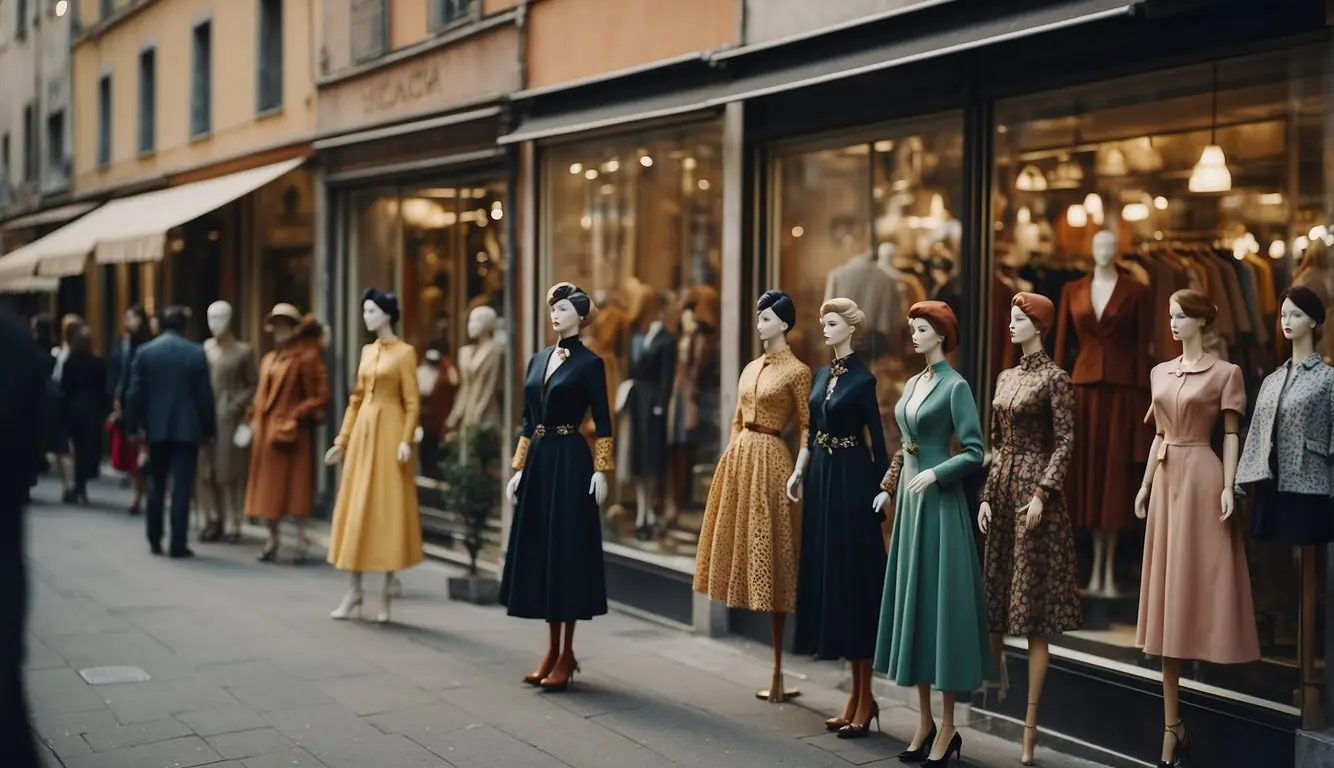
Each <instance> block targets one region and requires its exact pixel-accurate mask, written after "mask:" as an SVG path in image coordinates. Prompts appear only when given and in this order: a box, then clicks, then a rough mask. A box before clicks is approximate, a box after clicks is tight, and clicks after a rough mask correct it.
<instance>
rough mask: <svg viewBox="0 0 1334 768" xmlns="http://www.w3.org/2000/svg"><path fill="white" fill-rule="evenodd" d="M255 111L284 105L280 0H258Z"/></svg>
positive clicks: (268, 109) (281, 0) (281, 6)
mask: <svg viewBox="0 0 1334 768" xmlns="http://www.w3.org/2000/svg"><path fill="white" fill-rule="evenodd" d="M257 66H258V71H257V73H256V76H257V82H256V83H255V93H256V99H255V111H257V112H268V111H270V110H274V109H278V108H279V107H281V106H282V105H283V0H259V62H258V65H257Z"/></svg>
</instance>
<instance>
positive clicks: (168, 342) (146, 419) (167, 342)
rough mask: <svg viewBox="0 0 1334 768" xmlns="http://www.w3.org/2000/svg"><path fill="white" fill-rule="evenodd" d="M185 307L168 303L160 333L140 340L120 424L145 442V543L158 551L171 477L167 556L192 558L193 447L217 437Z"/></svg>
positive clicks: (204, 367) (200, 352)
mask: <svg viewBox="0 0 1334 768" xmlns="http://www.w3.org/2000/svg"><path fill="white" fill-rule="evenodd" d="M188 320H189V311H188V310H186V309H185V308H184V307H169V308H168V309H167V310H166V311H165V312H163V313H162V317H161V320H160V321H159V323H160V325H161V328H162V335H161V336H159V337H157V338H156V339H153V340H152V341H150V342H148V343H147V344H144V345H143V346H142V347H140V348H139V351H138V353H137V354H136V355H135V356H134V362H133V363H132V364H131V366H130V385H129V389H128V390H127V393H126V397H125V428H126V431H128V432H129V433H130V434H139V435H141V436H142V439H144V440H146V441H147V443H148V514H147V528H148V544H149V547H150V548H151V550H152V552H153V554H155V555H160V554H162V535H163V520H162V515H163V506H164V504H165V502H166V490H167V482H168V480H170V481H171V540H170V546H169V549H168V552H167V554H168V555H170V556H171V557H177V558H179V557H193V556H194V552H192V551H190V549H189V548H188V547H186V545H185V541H186V533H187V532H188V528H189V525H190V495H191V491H192V489H193V488H194V482H195V468H196V467H197V466H198V463H199V447H200V445H201V444H202V443H205V442H207V441H209V440H213V439H214V438H215V437H216V436H217V431H218V429H217V416H216V413H215V412H214V403H213V385H212V383H211V382H210V381H209V372H208V358H207V357H206V356H205V355H204V348H203V347H202V346H200V345H199V344H196V343H195V342H193V341H188V340H187V339H186V338H185V336H184V335H183V334H184V333H185V326H186V323H187V322H188Z"/></svg>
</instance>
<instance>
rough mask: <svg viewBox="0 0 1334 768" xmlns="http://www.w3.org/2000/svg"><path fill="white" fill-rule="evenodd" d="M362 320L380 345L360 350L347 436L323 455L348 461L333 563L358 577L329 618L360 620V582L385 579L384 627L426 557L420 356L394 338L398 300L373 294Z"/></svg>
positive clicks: (331, 553) (332, 546) (331, 461)
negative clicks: (415, 461)
mask: <svg viewBox="0 0 1334 768" xmlns="http://www.w3.org/2000/svg"><path fill="white" fill-rule="evenodd" d="M361 318H362V321H363V322H365V324H366V330H368V331H370V332H371V334H372V335H373V336H374V337H375V341H373V342H371V343H370V344H367V345H366V346H364V347H362V349H361V363H360V365H359V366H358V367H357V383H356V388H355V389H354V390H353V392H352V396H351V397H350V398H348V403H347V413H346V414H345V415H344V416H343V428H342V429H341V430H339V432H338V437H336V438H334V444H333V447H332V448H330V449H329V450H328V451H326V452H325V454H324V463H325V464H327V465H329V466H333V465H335V464H337V463H339V462H340V461H342V460H343V459H344V458H346V459H347V463H346V465H344V467H343V478H342V482H341V483H339V486H338V500H337V502H336V503H335V504H334V513H333V526H332V530H331V536H330V539H329V562H330V563H332V564H333V565H334V567H335V568H337V569H338V570H340V571H349V572H350V573H351V574H352V583H351V587H350V588H349V589H348V592H347V594H346V595H344V596H343V601H342V603H340V604H339V606H338V608H336V609H335V610H334V611H333V613H331V614H329V616H330V618H333V619H347V618H349V617H350V616H352V615H353V614H354V613H356V614H359V613H360V611H361V604H362V601H363V593H362V589H361V574H362V573H363V572H365V571H372V572H380V573H384V575H385V577H384V592H383V595H382V596H381V600H382V603H381V605H382V607H381V609H380V613H379V615H378V616H377V617H376V620H377V621H378V622H380V623H381V624H384V623H387V622H388V621H389V620H390V610H391V607H392V604H393V599H394V596H395V594H396V593H397V590H396V589H395V587H394V572H395V571H401V570H403V569H405V568H411V567H412V566H414V565H416V564H418V563H420V562H421V561H422V560H423V559H424V557H425V554H424V552H423V549H422V530H421V515H420V513H419V511H418V506H417V485H416V478H415V474H416V473H415V472H414V468H413V466H412V464H411V463H410V462H411V460H412V439H413V433H414V432H415V431H416V429H417V422H418V417H419V413H420V407H421V406H420V403H421V396H420V394H419V393H418V391H417V373H416V367H417V352H416V350H414V349H413V348H412V346H411V345H409V344H408V343H406V342H404V341H402V340H401V339H399V338H398V336H397V334H396V333H395V332H394V329H395V327H397V325H398V319H399V309H398V298H397V297H396V296H394V295H393V294H392V293H381V292H380V291H377V290H375V289H374V288H368V289H367V290H366V293H365V294H364V295H363V296H362V301H361Z"/></svg>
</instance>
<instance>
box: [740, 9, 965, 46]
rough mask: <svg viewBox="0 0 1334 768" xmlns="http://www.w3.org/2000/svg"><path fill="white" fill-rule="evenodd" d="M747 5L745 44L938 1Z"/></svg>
mask: <svg viewBox="0 0 1334 768" xmlns="http://www.w3.org/2000/svg"><path fill="white" fill-rule="evenodd" d="M744 1H745V3H746V40H745V43H746V45H757V44H760V43H769V42H773V41H775V40H782V39H783V38H787V37H794V36H796V35H808V34H810V33H812V32H819V31H820V30H822V29H827V28H829V27H834V26H838V25H841V24H847V23H849V22H853V21H857V20H858V19H864V18H866V17H868V16H875V15H878V14H882V13H888V12H891V11H900V10H905V9H908V8H911V7H912V6H915V5H922V6H926V5H935V4H937V3H939V2H941V0H828V1H827V2H814V3H813V2H810V0H744Z"/></svg>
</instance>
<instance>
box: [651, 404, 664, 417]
mask: <svg viewBox="0 0 1334 768" xmlns="http://www.w3.org/2000/svg"><path fill="white" fill-rule="evenodd" d="M653 415H654V416H661V415H662V406H661V405H655V406H653Z"/></svg>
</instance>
